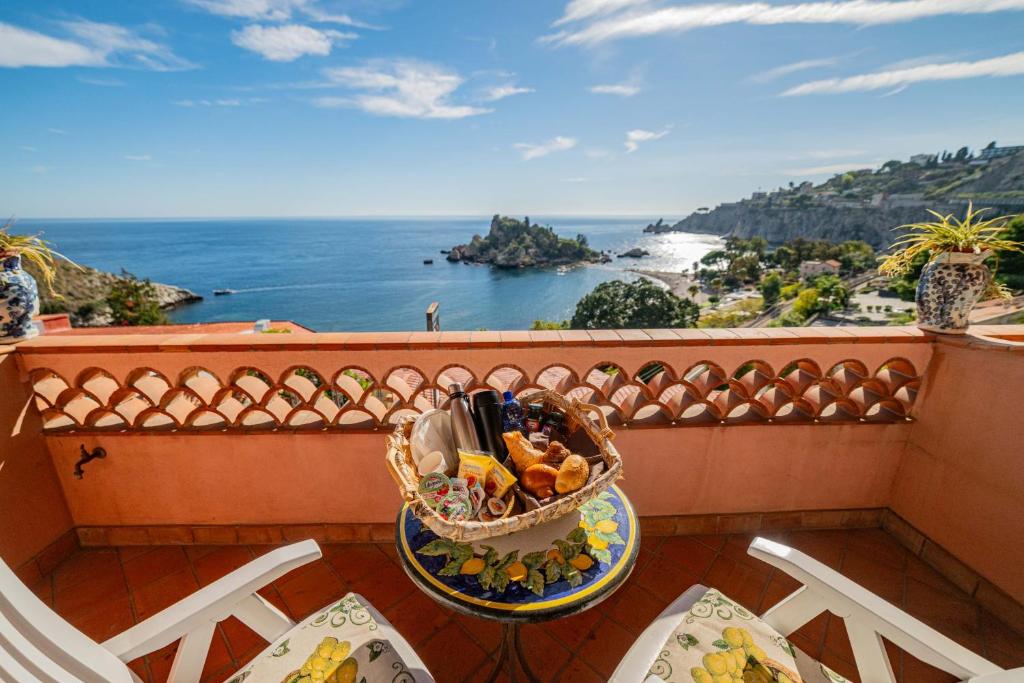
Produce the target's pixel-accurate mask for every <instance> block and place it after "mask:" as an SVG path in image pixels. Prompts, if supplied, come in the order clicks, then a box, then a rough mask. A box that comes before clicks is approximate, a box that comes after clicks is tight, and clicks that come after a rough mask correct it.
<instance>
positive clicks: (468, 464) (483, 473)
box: [459, 448, 498, 488]
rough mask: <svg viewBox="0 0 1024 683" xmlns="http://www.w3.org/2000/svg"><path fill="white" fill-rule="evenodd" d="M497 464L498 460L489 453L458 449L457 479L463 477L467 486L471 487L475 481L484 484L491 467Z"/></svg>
mask: <svg viewBox="0 0 1024 683" xmlns="http://www.w3.org/2000/svg"><path fill="white" fill-rule="evenodd" d="M497 464H498V462H497V461H496V460H495V459H494V458H492V457H491V456H490V454H489V453H477V452H474V451H464V450H462V449H461V448H460V449H459V479H465V480H466V485H467V486H469V488H473V484H475V483H476V482H480V485H481V486H484V484H485V483H486V481H487V475H488V474H489V473H490V471H491V468H492V467H494V466H495V465H497Z"/></svg>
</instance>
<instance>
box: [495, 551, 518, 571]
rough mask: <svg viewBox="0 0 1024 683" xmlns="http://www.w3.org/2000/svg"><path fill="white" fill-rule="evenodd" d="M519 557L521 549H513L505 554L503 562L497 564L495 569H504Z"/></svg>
mask: <svg viewBox="0 0 1024 683" xmlns="http://www.w3.org/2000/svg"><path fill="white" fill-rule="evenodd" d="M517 559H519V551H518V550H512V551H510V552H509V553H508V554H507V555H505V557H503V558H501V562H499V563H498V564H497V565H496V566H495V569H504V568H505V567H507V566H509V565H510V564H512V563H513V562H515V561H516V560H517Z"/></svg>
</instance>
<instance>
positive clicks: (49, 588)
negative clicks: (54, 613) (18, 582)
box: [29, 576, 53, 607]
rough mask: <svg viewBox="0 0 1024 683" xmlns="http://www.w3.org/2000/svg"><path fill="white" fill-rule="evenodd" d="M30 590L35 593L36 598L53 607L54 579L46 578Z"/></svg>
mask: <svg viewBox="0 0 1024 683" xmlns="http://www.w3.org/2000/svg"><path fill="white" fill-rule="evenodd" d="M29 589H30V590H31V591H32V592H33V593H35V595H36V597H37V598H39V599H40V600H42V601H43V602H44V603H46V605H47V606H48V607H53V577H52V576H44V577H42V578H41V579H39V580H38V581H36V582H35V583H33V584H32V585H31V586H29Z"/></svg>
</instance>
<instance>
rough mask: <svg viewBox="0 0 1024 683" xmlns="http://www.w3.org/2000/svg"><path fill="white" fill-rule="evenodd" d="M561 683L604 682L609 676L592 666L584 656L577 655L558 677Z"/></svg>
mask: <svg viewBox="0 0 1024 683" xmlns="http://www.w3.org/2000/svg"><path fill="white" fill-rule="evenodd" d="M558 680H559V683H604V681H607V680H608V678H607V677H606V676H601V675H599V674H598V673H597V672H596V671H594V670H593V669H591V668H590V666H588V665H587V663H586V662H584V661H583V658H582V657H575V658H574V659H573V660H572V661H570V662H569V665H568V666H566V667H565V669H564V670H563V671H562V673H561V675H560V676H559V677H558Z"/></svg>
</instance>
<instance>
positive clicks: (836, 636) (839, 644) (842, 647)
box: [825, 614, 854, 662]
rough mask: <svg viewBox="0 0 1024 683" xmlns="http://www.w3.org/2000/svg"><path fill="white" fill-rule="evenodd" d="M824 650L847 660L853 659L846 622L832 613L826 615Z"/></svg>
mask: <svg viewBox="0 0 1024 683" xmlns="http://www.w3.org/2000/svg"><path fill="white" fill-rule="evenodd" d="M825 651H826V652H831V653H833V654H834V655H836V656H838V657H841V658H842V659H845V660H846V661H848V662H852V661H854V659H853V650H852V649H851V648H850V637H849V635H847V633H846V623H845V622H844V621H843V619H842V618H841V617H837V616H836V615H834V614H830V615H828V625H827V626H826V627H825Z"/></svg>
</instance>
